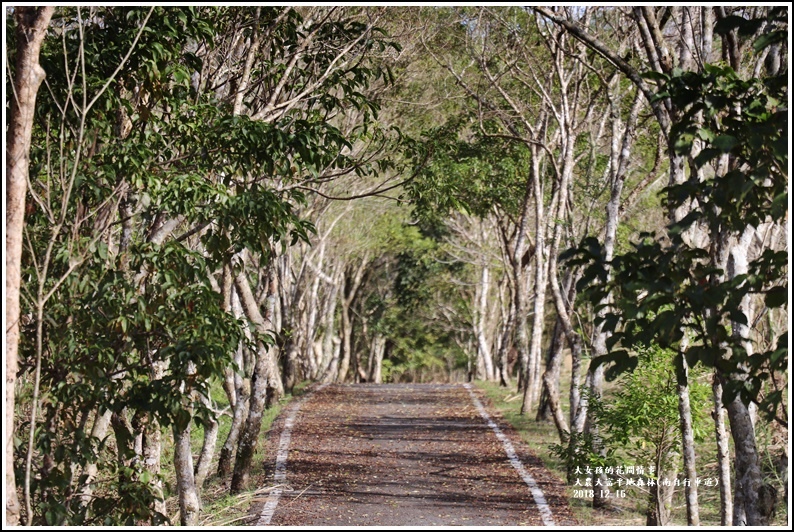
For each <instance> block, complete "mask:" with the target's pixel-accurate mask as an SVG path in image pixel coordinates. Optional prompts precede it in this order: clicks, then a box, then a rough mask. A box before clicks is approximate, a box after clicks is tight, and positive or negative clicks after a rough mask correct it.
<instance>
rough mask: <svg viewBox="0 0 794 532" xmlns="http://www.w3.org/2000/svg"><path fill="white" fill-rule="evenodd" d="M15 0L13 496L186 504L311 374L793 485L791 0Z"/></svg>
mask: <svg viewBox="0 0 794 532" xmlns="http://www.w3.org/2000/svg"><path fill="white" fill-rule="evenodd" d="M5 14H6V40H5V47H6V53H5V58H6V62H7V68H6V70H5V72H6V83H5V90H6V93H5V94H6V108H5V113H6V117H7V118H6V141H7V144H6V189H5V195H6V340H7V348H6V366H5V371H6V405H5V428H4V430H5V432H4V434H5V438H6V440H5V453H6V460H5V471H6V522H7V523H8V524H17V523H19V524H28V525H30V524H39V525H42V524H50V525H63V524H70V525H81V524H123V523H131V524H135V523H137V524H157V523H160V522H163V521H164V520H165V519H166V518H167V515H166V514H167V511H166V497H167V496H168V495H169V494H170V493H173V494H175V496H176V497H177V500H178V504H179V519H180V521H181V522H182V524H186V525H190V524H196V523H197V522H198V518H199V515H200V512H201V502H200V501H201V492H202V489H203V487H204V486H205V483H206V482H207V481H208V479H210V478H212V479H220V480H221V481H223V482H225V484H224V486H227V488H228V490H229V492H230V493H239V492H241V491H242V490H245V489H247V488H248V487H249V484H250V482H249V473H250V471H251V468H252V460H253V457H254V456H255V452H256V449H257V445H258V444H257V442H258V439H259V438H260V432H261V427H262V422H263V418H265V417H267V415H268V412H270V411H272V409H273V408H275V407H276V405H278V403H279V400H280V399H281V398H283V397H284V396H285V395H288V394H291V393H292V392H293V390H294V389H295V387H296V386H299V385H303V384H304V383H305V382H306V381H309V382H375V383H378V382H424V381H431V380H435V381H439V380H441V381H465V380H469V379H478V380H483V381H492V382H495V383H498V384H501V385H502V386H505V387H511V388H512V389H513V390H516V391H517V393H520V399H521V401H522V406H521V413H522V414H523V415H525V416H532V417H536V418H537V419H540V420H547V422H548V423H553V424H554V426H555V427H556V430H557V434H558V440H559V441H558V445H556V447H555V449H556V451H555V452H556V453H557V455H558V456H559V457H560V458H561V459H562V460H564V462H565V464H566V467H567V468H568V472H569V473H570V474H573V471H574V470H575V468H576V467H578V466H580V465H582V464H601V465H602V467H605V466H608V465H609V464H610V463H611V462H610V460H613V459H615V457H617V456H626V455H628V456H634V457H635V458H637V459H641V460H643V461H645V462H646V463H652V464H654V465H655V466H656V471H657V475H658V478H659V479H662V478H664V477H665V476H667V477H670V478H673V477H675V476H676V475H677V474H679V473H680V474H682V475H683V476H684V477H686V478H691V479H694V478H697V477H698V476H699V475H698V469H700V470H701V471H702V470H703V468H704V467H708V468H710V469H709V470H713V471H714V472H715V473H714V474H715V475H716V476H718V478H719V483H718V485H719V495H720V498H719V516H718V521H717V522H716V523H712V524H723V525H728V524H748V525H763V524H768V523H769V522H770V519H771V516H772V515H773V512H775V511H776V508H777V511H778V512H780V507H781V505H782V506H784V507H785V501H786V499H787V491H785V487H786V486H787V482H788V480H787V447H788V419H789V415H788V393H789V388H788V344H789V340H788V338H789V334H788V262H789V252H788V250H789V248H788V246H789V239H790V234H789V223H790V222H789V218H788V216H789V215H788V184H789V177H788V176H789V174H788V146H789V140H788V127H789V126H788V113H789V93H788V75H789V72H788V64H789V55H788V42H789V33H788V17H789V12H788V8H787V7H768V6H754V7H738V6H731V7H721V6H714V7H683V6H677V7H651V6H644V7H617V8H611V7H564V8H562V7H558V8H543V7H532V8H529V7H527V8H522V7H493V8H490V7H461V8H455V7H330V6H325V7H309V6H302V7H272V6H267V7H265V6H261V7H209V6H202V7H180V8H176V7H168V8H165V7H120V6H119V7H102V6H94V7H58V8H38V7H17V8H11V7H8V8H6V13H5ZM563 390H566V391H567V393H564V392H563ZM605 398H608V400H606V399H605ZM221 421H223V422H224V423H225V428H224V430H223V431H222V436H221V437H219V425H220V423H221ZM760 433H763V434H765V435H766V436H765V437H764V439H763V441H762V440H761V439H759V434H760ZM191 438H192V439H193V440H194V442H195V441H199V442H200V444H199V446H198V448H195V449H191ZM194 445H195V443H194ZM704 446H706V447H707V448H709V449H712V450H711V451H709V453H710V454H709V456H712V455H713V463H712V460H711V459H709V463H708V465H706V463H705V460H704V459H703V457H702V454H700V453H701V452H700V451H699V449H702V448H706V447H704ZM166 449H168V450H169V452H170V450H171V449H172V450H173V459H172V460H171V458H170V455H169V458H166V452H165V451H166ZM166 469H167V470H168V471H169V473H166ZM167 474H168V475H173V479H174V480H173V483H174V486H173V489H170V490H168V489H166V488H164V478H165V477H166V475H167ZM596 476H597V474H596ZM701 476H703V475H701ZM781 479H782V480H781ZM712 489H714V490H716V489H717V488H712ZM166 491H170V493H166ZM672 491H673V490H672V489H671V488H670V487H666V486H664V485H663V484H662V483H661V482H660V483H659V484H657V485H655V486H653V487H649V488H648V490H646V494H645V495H644V497H645V499H646V501H647V504H646V505H645V508H644V511H645V512H646V514H647V521H646V522H647V524H649V525H664V524H667V523H668V522H669V520H670V511H671V508H670V504H671V500H672V499H671V497H672ZM679 491H681V490H679ZM685 500H686V508H687V517H686V519H687V523H688V524H700V523H701V520H700V514H699V497H698V486H697V484H696V483H692V485H691V486H686V489H685ZM592 504H593V505H594V506H599V505H604V504H605V501H601V500H599V499H598V497H596V498H595V499H594V500H593V501H592ZM704 524H705V523H704Z"/></svg>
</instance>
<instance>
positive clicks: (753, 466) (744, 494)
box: [720, 227, 775, 526]
mask: <svg viewBox="0 0 794 532" xmlns="http://www.w3.org/2000/svg"><path fill="white" fill-rule="evenodd" d="M755 232H756V231H755V228H753V227H748V228H747V229H746V230H745V231H744V233H743V234H742V235H741V237H740V238H739V240H738V242H737V243H736V245H734V246H733V247H732V248H731V250H730V252H729V256H728V264H727V276H728V277H729V278H731V279H733V278H735V277H736V276H739V275H744V274H747V273H748V253H749V247H750V244H751V242H752V240H753V238H754V236H755ZM750 307H751V299H750V296H749V295H747V296H745V297H744V299H743V300H742V302H741V305H740V311H741V312H742V313H743V314H744V315H745V316H746V323H750V322H751V321H750V320H751V318H752V316H751V311H750ZM746 323H739V322H733V323H732V326H733V335H734V337H735V338H736V339H737V340H739V341H740V342H742V344H743V345H744V348H745V350H746V352H747V355H748V356H751V355H752V353H753V350H752V344H751V343H750V341H749V327H748V326H747V325H746ZM739 369H740V371H742V370H743V368H739ZM726 378H731V380H739V381H742V380H744V379H745V378H746V375H744V374H738V375H730V376H727V375H721V382H720V383H721V384H722V386H723V388H724V387H725V386H726V382H725V381H726ZM725 406H726V409H727V411H728V419H729V420H730V425H731V434H732V435H733V443H734V449H735V456H736V458H735V463H734V464H735V466H734V478H735V491H734V499H733V524H734V526H737V525H750V526H766V525H768V524H769V523H768V521H769V514H770V513H771V511H772V507H774V502H773V501H774V496H775V494H774V493H772V492H771V491H770V489H769V487H767V486H765V485H764V482H763V475H762V472H761V460H760V456H759V454H758V449H757V447H756V439H755V427H754V423H753V418H752V413H751V410H750V408H748V407H747V405H745V404H744V403H743V402H742V400H741V398H740V397H739V396H737V397H735V398H734V399H733V400H732V401H730V402H729V403H727V404H726V405H725Z"/></svg>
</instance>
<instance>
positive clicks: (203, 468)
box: [195, 397, 218, 490]
mask: <svg viewBox="0 0 794 532" xmlns="http://www.w3.org/2000/svg"><path fill="white" fill-rule="evenodd" d="M202 401H203V402H204V404H205V405H206V406H207V407H209V408H210V410H214V408H213V407H214V405H213V404H212V399H210V398H208V397H202ZM203 425H204V439H203V442H202V445H201V453H199V457H198V461H197V462H196V470H195V476H196V488H197V489H198V490H201V488H202V487H203V486H204V481H205V480H206V479H207V475H208V474H209V471H210V466H211V465H212V459H213V457H214V456H215V446H216V444H217V442H218V420H217V419H207V420H205V421H204V422H203Z"/></svg>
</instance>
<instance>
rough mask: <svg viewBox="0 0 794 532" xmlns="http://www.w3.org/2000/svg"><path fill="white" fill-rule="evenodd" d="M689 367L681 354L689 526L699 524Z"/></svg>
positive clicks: (680, 392) (679, 369)
mask: <svg viewBox="0 0 794 532" xmlns="http://www.w3.org/2000/svg"><path fill="white" fill-rule="evenodd" d="M688 372H689V368H688V366H687V363H686V359H685V358H684V356H683V354H680V355H679V357H678V361H677V368H676V373H677V381H678V382H677V385H676V393H677V395H678V418H679V420H680V422H681V445H682V454H683V456H684V474H685V484H684V488H685V493H686V520H687V525H689V526H698V525H700V512H699V510H698V490H697V470H696V469H695V463H696V461H695V435H694V432H693V431H692V410H691V408H690V405H689V376H688Z"/></svg>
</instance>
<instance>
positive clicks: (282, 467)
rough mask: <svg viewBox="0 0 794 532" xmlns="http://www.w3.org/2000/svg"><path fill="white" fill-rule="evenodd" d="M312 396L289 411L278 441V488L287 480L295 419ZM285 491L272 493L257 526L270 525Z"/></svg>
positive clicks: (276, 477)
mask: <svg viewBox="0 0 794 532" xmlns="http://www.w3.org/2000/svg"><path fill="white" fill-rule="evenodd" d="M326 386H328V384H327V383H326V384H323V385H322V386H320V387H318V388H317V389H316V390H315V392H319V391H320V390H322V389H323V388H325V387H326ZM311 395H313V394H309V395H307V396H306V397H304V398H303V399H301V400H300V401H298V402H296V403H294V404H293V405H292V406H291V407H290V408H289V410H288V414H287V419H286V420H285V421H284V430H282V431H281V438H280V439H279V441H278V453H276V473H275V475H273V481H274V482H275V484H276V485H277V486H278V485H281V484H284V482H285V481H286V480H287V456H289V442H290V439H291V438H292V428H293V427H294V426H295V418H296V417H297V415H298V411H299V410H300V409H301V406H303V403H305V402H306V400H307V399H308V398H309V397H311ZM283 491H284V490H282V489H281V488H276V489H274V490H273V491H271V492H270V495H268V497H267V501H266V502H265V507H264V508H262V513H261V514H259V520H258V521H257V522H256V526H265V525H269V524H270V520H271V519H273V513H274V512H275V511H276V506H278V500H279V499H280V498H281V494H282V492H283Z"/></svg>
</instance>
